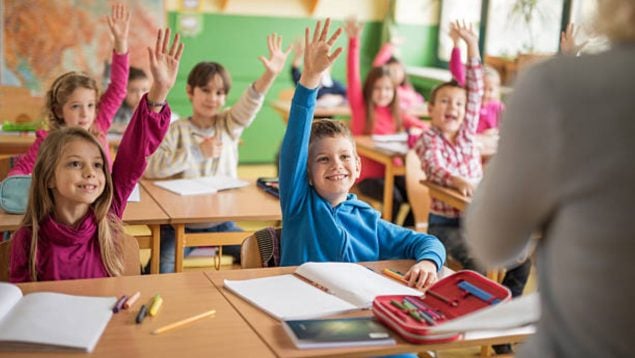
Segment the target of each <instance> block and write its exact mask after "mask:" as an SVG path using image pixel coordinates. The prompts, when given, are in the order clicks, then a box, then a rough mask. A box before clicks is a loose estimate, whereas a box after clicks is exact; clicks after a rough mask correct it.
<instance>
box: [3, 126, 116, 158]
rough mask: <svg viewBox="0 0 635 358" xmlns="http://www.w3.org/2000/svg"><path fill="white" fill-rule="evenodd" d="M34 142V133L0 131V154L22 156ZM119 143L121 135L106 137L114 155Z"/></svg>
mask: <svg viewBox="0 0 635 358" xmlns="http://www.w3.org/2000/svg"><path fill="white" fill-rule="evenodd" d="M33 142H35V132H24V133H15V132H2V131H0V154H12V155H17V154H22V153H25V152H26V151H27V150H29V148H30V147H31V145H32V144H33ZM120 142H121V135H110V134H109V135H108V143H109V144H110V149H111V151H112V152H113V153H114V152H116V150H117V148H118V147H119V143H120Z"/></svg>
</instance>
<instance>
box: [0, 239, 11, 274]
mask: <svg viewBox="0 0 635 358" xmlns="http://www.w3.org/2000/svg"><path fill="white" fill-rule="evenodd" d="M10 259H11V240H6V241H0V282H7V281H9V260H10Z"/></svg>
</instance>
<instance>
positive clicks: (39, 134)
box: [8, 51, 129, 176]
mask: <svg viewBox="0 0 635 358" xmlns="http://www.w3.org/2000/svg"><path fill="white" fill-rule="evenodd" d="M128 70H129V66H128V54H127V53H126V54H123V55H120V54H117V53H116V52H114V51H113V52H112V67H111V70H110V71H111V72H110V84H109V85H108V88H107V89H106V91H105V92H104V94H103V95H102V96H101V98H100V99H99V111H98V112H97V117H96V118H95V123H94V124H93V126H94V128H95V129H96V130H97V133H98V134H97V140H99V142H100V143H101V145H102V147H103V148H104V151H105V152H106V159H107V160H108V163H109V164H112V160H111V159H110V149H109V147H108V138H107V137H106V134H107V133H108V129H110V125H111V124H112V119H113V117H114V116H115V113H117V110H119V107H120V106H121V103H122V102H123V100H124V99H125V98H126V86H127V83H128ZM47 135H48V132H47V131H44V130H39V131H36V132H35V142H33V144H32V145H31V147H30V148H29V150H28V151H27V152H26V153H24V154H23V155H22V156H20V158H19V159H18V161H17V162H16V163H15V166H14V167H13V168H12V169H11V170H10V171H9V174H8V176H14V175H30V174H31V172H32V171H33V167H34V166H35V161H36V159H37V153H38V151H39V150H40V145H42V142H44V139H46V136H47Z"/></svg>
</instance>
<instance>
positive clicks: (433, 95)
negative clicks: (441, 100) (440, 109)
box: [430, 80, 465, 104]
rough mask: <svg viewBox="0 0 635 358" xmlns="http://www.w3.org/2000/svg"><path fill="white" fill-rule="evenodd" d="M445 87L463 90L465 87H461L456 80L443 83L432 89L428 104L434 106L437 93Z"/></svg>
mask: <svg viewBox="0 0 635 358" xmlns="http://www.w3.org/2000/svg"><path fill="white" fill-rule="evenodd" d="M446 87H456V88H461V89H465V87H463V86H461V85H460V84H459V83H458V82H457V81H456V80H452V81H448V82H443V83H441V84H439V85H437V86H436V87H434V89H432V93H431V94H430V104H434V101H435V100H436V99H437V93H439V91H440V90H441V89H443V88H446Z"/></svg>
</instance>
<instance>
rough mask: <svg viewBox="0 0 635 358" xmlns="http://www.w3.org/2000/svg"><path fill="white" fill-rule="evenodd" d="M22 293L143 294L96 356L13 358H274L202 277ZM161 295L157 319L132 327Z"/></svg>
mask: <svg viewBox="0 0 635 358" xmlns="http://www.w3.org/2000/svg"><path fill="white" fill-rule="evenodd" d="M19 286H20V288H21V289H22V292H23V293H25V294H27V293H30V292H36V291H48V292H61V293H67V294H73V295H92V296H117V297H119V296H120V295H122V294H128V295H130V294H132V293H134V292H136V291H140V292H141V298H140V299H139V302H137V304H136V305H135V306H134V309H132V310H130V311H128V310H123V311H122V312H120V313H118V314H114V315H113V316H112V319H111V320H110V322H109V323H108V326H107V327H106V329H105V331H104V333H103V335H102V336H101V338H100V340H99V342H98V343H97V346H96V347H95V350H94V351H93V352H92V353H90V354H88V353H84V354H82V353H75V352H73V353H72V354H71V353H69V352H68V351H66V352H62V353H54V352H45V353H44V352H43V353H33V352H30V353H24V354H22V353H14V352H12V353H11V355H12V356H16V357H21V356H27V355H28V356H29V357H33V356H37V357H68V356H71V355H72V356H75V357H77V356H87V357H183V356H188V357H213V356H217V357H230V356H231V357H273V356H274V355H273V353H272V352H271V351H270V349H269V348H268V347H267V345H266V344H264V343H263V342H262V340H261V339H260V338H259V337H258V335H257V334H256V333H255V332H254V331H253V330H252V329H251V327H250V326H249V325H248V324H247V323H246V322H245V321H244V320H243V319H242V318H241V316H240V315H239V314H238V312H236V311H235V310H234V308H233V307H232V306H231V305H230V304H229V303H228V302H227V300H226V299H225V298H224V296H223V295H222V294H221V293H220V292H219V291H218V290H217V289H216V288H215V287H214V285H213V284H212V283H211V282H210V281H209V279H208V278H207V277H206V275H205V274H204V273H202V272H188V273H178V274H165V275H144V276H124V277H112V278H101V279H89V280H69V281H48V282H37V283H23V284H19ZM156 293H158V294H160V295H161V297H162V298H163V305H162V306H161V309H160V311H159V313H158V314H157V315H156V316H155V317H147V318H146V320H145V321H144V322H143V324H140V325H137V324H135V323H134V319H135V316H136V314H137V312H138V310H139V307H141V304H142V303H145V302H147V301H148V300H149V299H150V298H151V297H152V296H154V294H156ZM211 309H214V310H216V315H215V316H214V317H212V318H204V319H201V320H199V321H196V322H194V323H192V324H190V325H187V326H184V327H181V328H179V329H176V330H173V331H170V332H165V333H163V334H160V335H152V334H151V333H150V332H151V331H153V330H154V329H157V328H159V327H162V326H164V325H166V324H169V323H172V322H175V321H178V320H181V319H184V318H187V317H191V316H194V315H196V314H199V313H202V312H205V311H208V310H211Z"/></svg>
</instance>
